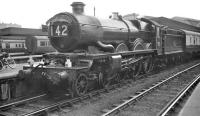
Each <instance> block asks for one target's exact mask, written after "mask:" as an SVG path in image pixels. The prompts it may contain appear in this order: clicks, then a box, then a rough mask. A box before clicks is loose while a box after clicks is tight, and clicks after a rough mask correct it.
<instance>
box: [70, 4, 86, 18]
mask: <svg viewBox="0 0 200 116" xmlns="http://www.w3.org/2000/svg"><path fill="white" fill-rule="evenodd" d="M71 6H72V12H73V14H79V15H81V14H84V6H85V4H84V3H83V2H73V3H72V4H71Z"/></svg>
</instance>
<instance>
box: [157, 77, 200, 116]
mask: <svg viewBox="0 0 200 116" xmlns="http://www.w3.org/2000/svg"><path fill="white" fill-rule="evenodd" d="M199 81H200V74H199V75H198V76H197V77H196V78H195V79H194V80H193V81H192V82H191V83H190V84H188V86H186V87H185V88H184V89H183V90H182V91H181V92H179V94H178V95H177V96H176V97H175V98H174V99H172V100H171V101H170V102H169V103H168V104H167V105H166V106H165V107H164V108H163V109H162V110H161V111H160V112H159V113H158V115H157V116H166V115H167V114H168V113H169V112H170V111H172V110H173V109H174V108H175V106H176V104H177V103H179V101H180V100H181V99H182V98H183V97H184V96H185V95H187V92H188V91H190V90H192V89H193V88H194V87H195V85H197V84H198V83H199Z"/></svg>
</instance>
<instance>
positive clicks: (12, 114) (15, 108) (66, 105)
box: [0, 72, 154, 116]
mask: <svg viewBox="0 0 200 116" xmlns="http://www.w3.org/2000/svg"><path fill="white" fill-rule="evenodd" d="M152 73H153V72H152ZM152 73H149V74H145V75H141V76H139V77H137V78H141V77H142V76H147V75H152ZM153 74H154V73H153ZM131 82H133V81H132V80H125V81H124V82H122V83H118V84H114V85H112V86H110V87H108V88H104V89H100V90H96V91H93V92H90V93H88V94H86V95H84V96H81V97H78V98H73V99H71V98H69V97H65V98H64V99H62V100H57V101H55V100H54V101H53V100H49V99H46V95H45V94H43V95H39V96H36V97H33V98H29V99H24V100H21V101H17V102H13V103H10V104H6V105H2V106H0V115H3V116H17V115H20V116H21V115H22V116H30V115H46V114H52V113H54V112H64V113H66V112H69V111H71V110H72V109H73V105H74V104H77V103H80V102H81V101H84V100H87V99H90V98H93V97H95V96H99V95H102V94H103V93H107V92H109V91H111V90H117V89H119V88H122V87H124V86H127V87H129V86H130V85H131V86H132V84H131Z"/></svg>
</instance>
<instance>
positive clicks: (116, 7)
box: [0, 0, 200, 28]
mask: <svg viewBox="0 0 200 116" xmlns="http://www.w3.org/2000/svg"><path fill="white" fill-rule="evenodd" d="M74 1H81V2H84V3H85V4H86V6H85V14H86V15H93V9H94V6H95V9H96V16H97V17H100V18H104V19H106V18H108V17H109V15H111V13H112V12H119V14H121V15H125V14H130V13H137V14H140V15H142V16H143V15H148V16H156V17H159V16H164V17H168V18H171V17H174V16H180V17H188V18H193V19H199V20H200V13H199V11H200V1H199V0H0V3H1V4H0V5H1V6H0V22H4V23H16V24H20V25H22V27H24V28H40V27H41V25H42V24H45V22H46V21H47V20H48V19H49V18H51V17H52V16H54V15H55V14H57V13H59V12H65V11H67V12H72V10H71V6H70V5H71V3H72V2H74Z"/></svg>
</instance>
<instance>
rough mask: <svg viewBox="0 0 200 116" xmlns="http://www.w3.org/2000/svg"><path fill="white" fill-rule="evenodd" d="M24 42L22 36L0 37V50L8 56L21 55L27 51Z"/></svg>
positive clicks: (24, 39) (24, 38)
mask: <svg viewBox="0 0 200 116" xmlns="http://www.w3.org/2000/svg"><path fill="white" fill-rule="evenodd" d="M25 41H26V37H22V36H0V49H2V50H3V51H5V52H8V53H9V54H10V55H23V54H25V52H26V50H27V48H26V45H25Z"/></svg>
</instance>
